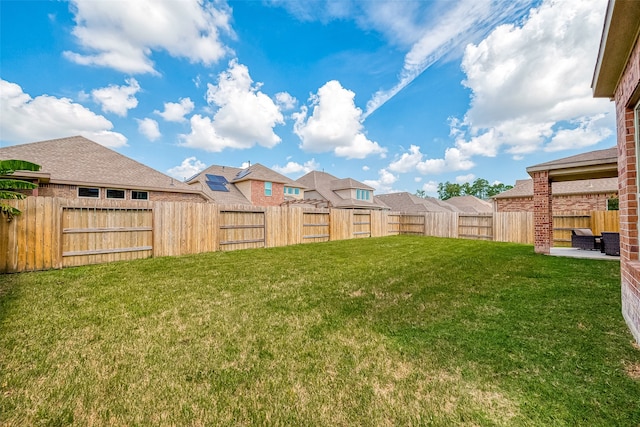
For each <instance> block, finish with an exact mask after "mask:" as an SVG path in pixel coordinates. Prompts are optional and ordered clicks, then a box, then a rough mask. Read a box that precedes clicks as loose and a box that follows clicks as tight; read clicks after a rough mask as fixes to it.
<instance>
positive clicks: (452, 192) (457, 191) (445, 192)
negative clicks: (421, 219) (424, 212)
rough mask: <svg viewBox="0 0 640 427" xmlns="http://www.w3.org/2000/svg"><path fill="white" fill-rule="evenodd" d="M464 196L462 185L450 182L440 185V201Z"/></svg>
mask: <svg viewBox="0 0 640 427" xmlns="http://www.w3.org/2000/svg"><path fill="white" fill-rule="evenodd" d="M462 195H463V193H462V187H461V186H460V184H457V183H455V182H449V181H447V182H445V183H442V182H441V183H439V184H438V198H440V200H447V199H450V198H452V197H456V196H462Z"/></svg>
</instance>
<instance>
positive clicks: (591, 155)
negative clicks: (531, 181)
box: [527, 147, 618, 181]
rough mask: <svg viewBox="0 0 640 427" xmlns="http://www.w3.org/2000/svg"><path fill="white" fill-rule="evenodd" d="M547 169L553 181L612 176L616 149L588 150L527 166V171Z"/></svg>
mask: <svg viewBox="0 0 640 427" xmlns="http://www.w3.org/2000/svg"><path fill="white" fill-rule="evenodd" d="M539 171H548V172H549V178H551V179H552V180H553V181H569V180H578V179H586V178H591V179H595V178H612V177H617V176H618V149H617V148H616V147H613V148H607V149H605V150H595V151H589V152H588V153H582V154H578V155H575V156H569V157H564V158H562V159H557V160H552V161H550V162H545V163H540V164H537V165H534V166H529V167H528V168H527V173H528V174H529V175H531V176H533V173H534V172H539Z"/></svg>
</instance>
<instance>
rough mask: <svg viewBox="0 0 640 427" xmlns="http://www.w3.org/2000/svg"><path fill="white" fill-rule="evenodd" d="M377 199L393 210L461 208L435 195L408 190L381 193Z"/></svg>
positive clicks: (428, 210) (418, 210) (416, 211)
mask: <svg viewBox="0 0 640 427" xmlns="http://www.w3.org/2000/svg"><path fill="white" fill-rule="evenodd" d="M376 199H378V200H379V201H381V202H382V203H384V204H385V205H387V206H389V208H390V209H391V210H393V211H397V212H407V213H418V212H458V211H459V209H458V208H456V207H455V206H453V205H450V204H448V203H447V202H444V201H442V200H438V199H435V198H433V197H427V198H421V197H418V196H416V195H414V194H411V193H407V192H406V191H404V192H400V193H389V194H380V195H378V196H376Z"/></svg>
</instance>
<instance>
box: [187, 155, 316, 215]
mask: <svg viewBox="0 0 640 427" xmlns="http://www.w3.org/2000/svg"><path fill="white" fill-rule="evenodd" d="M186 183H187V184H188V185H189V186H190V187H192V188H194V189H199V190H201V191H202V192H204V193H205V194H206V195H207V196H208V197H209V198H210V199H211V200H212V201H213V202H214V203H218V204H225V205H246V206H280V205H282V204H284V203H285V202H287V201H295V200H302V199H303V198H304V191H305V189H306V187H305V186H304V185H302V184H300V183H299V182H296V181H294V180H292V179H289V178H287V177H286V176H284V175H281V174H279V173H278V172H276V171H274V170H272V169H269V168H267V167H265V166H263V165H261V164H260V163H256V164H253V165H251V166H249V167H248V168H245V169H241V168H234V167H230V166H218V165H212V166H209V167H208V168H207V169H205V170H204V171H202V172H200V173H198V174H196V175H194V176H192V177H191V178H189V179H187V181H186Z"/></svg>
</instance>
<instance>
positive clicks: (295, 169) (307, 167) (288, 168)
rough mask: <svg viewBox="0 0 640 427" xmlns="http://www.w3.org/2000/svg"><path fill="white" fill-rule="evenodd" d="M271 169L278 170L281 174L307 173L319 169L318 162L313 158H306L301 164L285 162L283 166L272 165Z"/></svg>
mask: <svg viewBox="0 0 640 427" xmlns="http://www.w3.org/2000/svg"><path fill="white" fill-rule="evenodd" d="M271 169H273V170H274V171H276V172H280V173H281V174H285V175H287V174H299V173H301V172H302V173H309V172H311V171H314V170H318V169H320V164H319V163H318V162H316V160H315V159H311V160H308V161H306V162H304V163H303V164H300V163H296V162H287V164H286V165H284V166H278V165H274V166H273V167H272V168H271Z"/></svg>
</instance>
